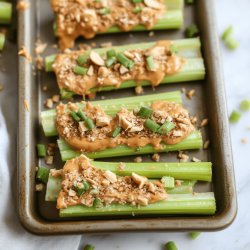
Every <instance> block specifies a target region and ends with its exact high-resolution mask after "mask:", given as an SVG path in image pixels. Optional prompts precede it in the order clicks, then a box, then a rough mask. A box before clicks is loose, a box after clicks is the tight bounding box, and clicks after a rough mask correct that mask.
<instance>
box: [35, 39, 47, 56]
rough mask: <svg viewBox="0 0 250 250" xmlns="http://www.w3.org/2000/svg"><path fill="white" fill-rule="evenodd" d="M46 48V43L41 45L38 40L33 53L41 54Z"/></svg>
mask: <svg viewBox="0 0 250 250" xmlns="http://www.w3.org/2000/svg"><path fill="white" fill-rule="evenodd" d="M46 48H47V43H42V42H41V41H40V40H38V41H37V42H36V47H35V53H36V54H37V55H39V54H42V53H43V52H44V51H45V50H46Z"/></svg>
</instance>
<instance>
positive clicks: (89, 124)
mask: <svg viewBox="0 0 250 250" xmlns="http://www.w3.org/2000/svg"><path fill="white" fill-rule="evenodd" d="M85 124H86V127H87V128H88V129H94V128H95V124H94V122H93V120H92V119H90V118H87V119H86V120H85Z"/></svg>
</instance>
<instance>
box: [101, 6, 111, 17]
mask: <svg viewBox="0 0 250 250" xmlns="http://www.w3.org/2000/svg"><path fill="white" fill-rule="evenodd" d="M109 12H110V9H109V8H102V9H100V10H99V13H100V14H101V15H107V14H109Z"/></svg>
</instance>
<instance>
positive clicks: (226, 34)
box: [221, 25, 233, 41]
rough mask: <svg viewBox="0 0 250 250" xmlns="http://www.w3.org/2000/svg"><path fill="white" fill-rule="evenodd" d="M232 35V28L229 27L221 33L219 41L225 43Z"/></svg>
mask: <svg viewBox="0 0 250 250" xmlns="http://www.w3.org/2000/svg"><path fill="white" fill-rule="evenodd" d="M232 33H233V26H232V25H231V26H229V27H227V28H226V29H225V31H224V32H223V34H222V36H221V39H222V40H223V41H225V40H226V39H227V38H228V37H230V36H231V35H232Z"/></svg>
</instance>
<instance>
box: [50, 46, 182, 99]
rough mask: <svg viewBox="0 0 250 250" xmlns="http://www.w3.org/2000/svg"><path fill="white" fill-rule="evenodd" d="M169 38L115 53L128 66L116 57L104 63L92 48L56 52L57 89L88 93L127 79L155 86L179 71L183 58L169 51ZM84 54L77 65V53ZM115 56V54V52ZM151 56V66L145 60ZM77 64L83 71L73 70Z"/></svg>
mask: <svg viewBox="0 0 250 250" xmlns="http://www.w3.org/2000/svg"><path fill="white" fill-rule="evenodd" d="M172 44H173V43H172V42H171V41H158V42H156V43H155V45H154V46H152V47H150V48H148V49H145V50H142V49H140V48H138V49H133V50H126V51H123V52H122V53H120V54H119V56H121V54H122V56H123V57H125V58H126V59H125V60H126V62H127V63H128V64H129V63H130V65H129V66H127V67H126V66H124V65H123V64H122V63H121V62H120V61H119V59H117V58H118V57H119V56H116V57H114V58H113V59H112V58H111V60H114V61H113V64H112V65H108V63H109V61H108V58H107V55H99V54H97V53H96V52H95V51H88V52H87V51H86V52H83V51H72V52H68V53H62V54H58V55H57V57H56V59H55V62H54V64H53V70H54V72H55V74H56V77H57V83H58V85H59V88H60V89H65V90H68V91H72V92H74V93H76V94H78V95H83V96H84V95H86V94H89V93H90V90H91V89H92V88H98V87H103V86H113V87H116V88H119V86H120V85H121V84H122V83H123V82H125V81H129V80H133V81H135V82H136V83H137V85H140V82H141V81H143V80H147V81H149V82H150V83H151V84H152V86H157V85H159V84H160V83H161V82H162V80H163V79H164V77H165V76H167V75H174V74H176V73H178V72H179V71H180V69H181V68H182V66H183V64H184V63H185V59H184V58H182V57H180V56H177V55H176V54H174V53H172V52H171V46H172ZM81 55H85V56H86V55H87V60H86V62H85V63H84V64H83V65H79V61H78V60H77V59H78V58H79V56H81ZM117 55H118V53H117ZM150 59H151V63H152V64H151V67H149V63H148V61H149V60H150ZM79 66H80V67H81V69H82V70H84V71H85V72H83V74H79V73H76V72H75V68H76V67H77V68H79Z"/></svg>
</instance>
